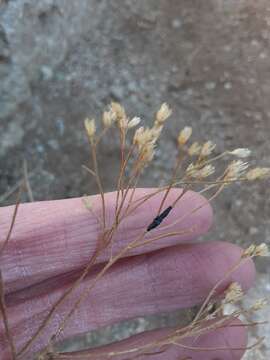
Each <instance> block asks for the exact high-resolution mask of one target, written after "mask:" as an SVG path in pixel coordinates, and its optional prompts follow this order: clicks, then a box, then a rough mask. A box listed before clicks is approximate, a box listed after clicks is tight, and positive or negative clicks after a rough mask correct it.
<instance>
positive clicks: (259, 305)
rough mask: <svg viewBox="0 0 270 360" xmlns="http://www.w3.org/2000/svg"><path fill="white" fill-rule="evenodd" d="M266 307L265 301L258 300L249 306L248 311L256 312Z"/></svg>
mask: <svg viewBox="0 0 270 360" xmlns="http://www.w3.org/2000/svg"><path fill="white" fill-rule="evenodd" d="M266 305H268V301H267V299H259V300H257V301H256V302H255V303H254V304H253V305H252V306H251V308H250V310H251V311H258V310H261V309H263V308H264V307H265V306H266Z"/></svg>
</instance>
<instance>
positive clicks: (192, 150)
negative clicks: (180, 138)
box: [188, 142, 202, 156]
mask: <svg viewBox="0 0 270 360" xmlns="http://www.w3.org/2000/svg"><path fill="white" fill-rule="evenodd" d="M201 148H202V147H201V145H199V143H197V142H194V143H193V144H192V145H191V146H190V147H189V149H188V154H189V156H194V155H199V154H200V152H201Z"/></svg>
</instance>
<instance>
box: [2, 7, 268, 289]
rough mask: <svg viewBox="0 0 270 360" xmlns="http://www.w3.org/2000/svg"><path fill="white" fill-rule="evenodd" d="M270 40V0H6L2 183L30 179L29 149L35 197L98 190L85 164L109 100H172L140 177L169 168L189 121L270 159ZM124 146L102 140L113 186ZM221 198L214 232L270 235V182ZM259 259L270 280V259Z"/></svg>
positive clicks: (137, 108) (138, 109) (148, 105)
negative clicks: (90, 136) (93, 123)
mask: <svg viewBox="0 0 270 360" xmlns="http://www.w3.org/2000/svg"><path fill="white" fill-rule="evenodd" d="M269 45H270V4H269V1H267V0H257V1H254V0H238V1H233V0H226V1H225V0H208V1H203V0H182V1H179V0H148V1H142V0H137V1H132V0H121V1H120V0H115V1H109V0H107V1H106V0H96V1H95V0H78V1H74V0H1V1H0V127H1V133H0V144H1V146H0V162H1V167H0V168H1V175H0V194H6V193H7V192H9V191H12V189H13V187H14V186H16V184H17V183H18V182H19V181H20V180H21V179H22V170H21V168H22V161H23V159H24V158H25V159H26V160H27V163H28V168H29V172H30V184H31V188H32V191H33V195H34V199H35V200H44V199H59V198H64V197H73V196H80V195H82V194H84V193H95V192H96V188H95V187H94V184H93V183H92V182H91V180H90V179H89V177H88V176H87V174H86V173H84V172H83V171H82V169H81V164H83V163H87V162H88V157H89V154H88V147H87V141H86V137H85V134H84V130H83V119H84V118H85V117H86V116H92V115H94V116H97V117H100V115H101V112H102V110H103V109H104V106H106V105H107V104H108V103H109V102H110V101H111V100H116V101H119V102H121V103H122V104H123V105H124V106H125V107H126V109H127V111H128V113H129V114H130V115H132V116H134V115H138V116H141V117H142V118H143V120H144V121H145V122H150V121H151V119H152V117H153V114H154V112H155V111H156V110H157V108H158V107H159V106H160V104H161V103H162V102H163V101H167V102H168V103H169V104H170V105H171V107H172V108H173V117H172V120H171V121H170V122H169V123H168V128H167V131H166V132H165V136H164V137H163V140H162V141H161V147H163V150H162V151H159V152H158V154H157V161H156V164H155V166H154V169H151V170H150V169H149V171H148V172H147V173H146V175H145V179H144V182H143V183H142V184H141V185H146V186H155V184H158V183H159V181H160V179H162V178H163V177H164V176H166V174H168V172H169V171H170V168H171V165H170V159H171V157H172V156H173V154H174V152H175V138H176V135H177V131H178V130H179V129H181V128H182V127H183V126H185V125H191V126H193V128H194V139H198V140H202V139H203V140H208V139H211V140H214V141H215V142H216V143H217V154H218V153H219V152H221V151H223V150H224V149H233V148H237V147H249V148H250V149H251V150H252V151H253V153H254V155H253V156H252V159H253V160H256V162H257V163H258V164H259V165H262V166H270V157H269V151H270V63H269V56H270V48H269ZM116 148H117V146H116V144H115V141H114V138H113V137H112V138H111V139H110V141H109V142H108V143H106V146H105V148H104V149H103V150H101V152H100V161H101V172H102V173H103V174H104V176H103V179H104V184H105V187H106V189H107V190H112V189H113V188H114V186H115V171H112V169H111V164H112V162H114V161H115V162H116V161H117V159H118V155H117V154H116V153H115V150H116ZM1 200H2V204H8V203H11V202H12V201H14V196H13V197H12V196H11V197H9V198H7V197H6V196H5V195H4V196H2V197H1ZM25 200H27V198H25ZM214 208H215V225H214V228H213V230H212V231H211V233H210V235H209V236H208V239H215V240H216V239H223V240H228V241H232V242H237V243H239V244H242V245H243V244H245V245H246V246H247V245H248V244H250V243H251V242H257V243H259V242H268V243H270V221H269V218H270V201H269V182H264V183H258V184H253V185H250V184H248V185H241V186H238V185H235V186H233V187H232V188H230V189H228V190H226V192H225V193H223V195H221V197H220V198H219V199H218V200H217V201H216V202H215V204H214ZM258 266H259V269H260V271H261V272H262V276H263V278H264V279H265V281H261V282H260V283H262V284H264V285H262V287H261V288H260V289H261V290H262V289H263V286H265V291H269V285H267V284H268V283H270V279H269V275H268V274H269V273H267V270H269V263H268V262H267V261H260V263H259V264H258ZM267 286H268V290H266V288H267Z"/></svg>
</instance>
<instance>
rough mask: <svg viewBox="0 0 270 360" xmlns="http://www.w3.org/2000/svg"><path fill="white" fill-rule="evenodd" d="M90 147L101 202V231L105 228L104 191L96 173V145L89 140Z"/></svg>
mask: <svg viewBox="0 0 270 360" xmlns="http://www.w3.org/2000/svg"><path fill="white" fill-rule="evenodd" d="M90 145H91V150H92V151H91V153H92V160H93V165H94V173H95V174H96V182H97V185H98V189H99V193H100V196H101V202H102V222H103V229H104V230H105V228H106V209H105V197H104V191H103V187H102V184H101V181H100V176H99V171H98V163H97V153H96V145H95V144H94V142H93V140H92V139H90Z"/></svg>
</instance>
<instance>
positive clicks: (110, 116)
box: [102, 109, 116, 128]
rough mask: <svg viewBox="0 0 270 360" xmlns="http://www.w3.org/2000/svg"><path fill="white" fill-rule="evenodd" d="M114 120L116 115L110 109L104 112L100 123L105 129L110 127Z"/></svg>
mask: <svg viewBox="0 0 270 360" xmlns="http://www.w3.org/2000/svg"><path fill="white" fill-rule="evenodd" d="M115 120H116V113H115V112H114V111H113V110H112V109H110V110H109V111H104V113H103V117H102V122H103V125H104V127H105V128H106V127H110V126H112V124H113V123H114V122H115Z"/></svg>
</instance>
